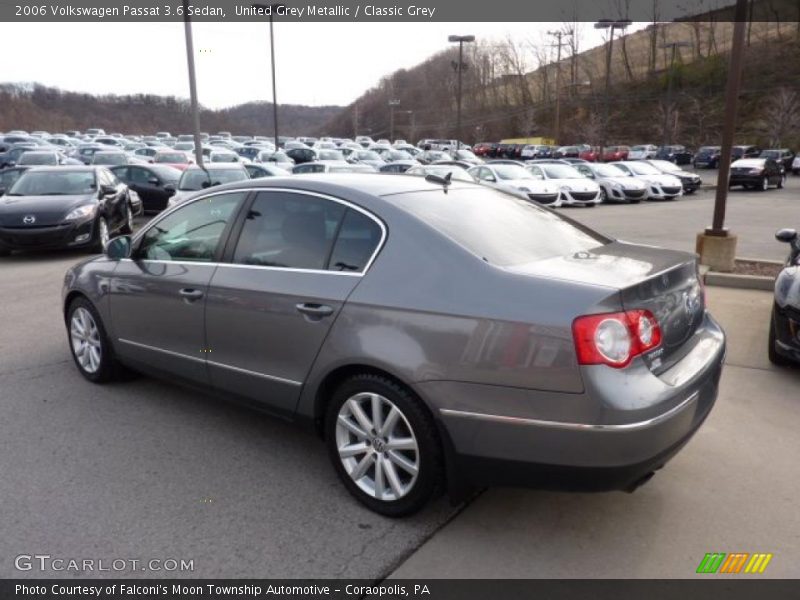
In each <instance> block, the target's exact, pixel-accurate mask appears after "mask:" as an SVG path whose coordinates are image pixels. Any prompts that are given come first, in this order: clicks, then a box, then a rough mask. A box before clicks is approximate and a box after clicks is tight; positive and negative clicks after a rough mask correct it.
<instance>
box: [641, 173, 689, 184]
mask: <svg viewBox="0 0 800 600" xmlns="http://www.w3.org/2000/svg"><path fill="white" fill-rule="evenodd" d="M634 177H636V178H637V179H641V180H642V181H646V182H648V183H656V184H658V185H666V186H672V187H675V186H680V185H681V180H680V179H678V178H677V177H674V176H673V175H667V174H666V173H662V174H659V175H634Z"/></svg>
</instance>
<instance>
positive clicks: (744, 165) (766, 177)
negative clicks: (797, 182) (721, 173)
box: [728, 158, 786, 191]
mask: <svg viewBox="0 0 800 600" xmlns="http://www.w3.org/2000/svg"><path fill="white" fill-rule="evenodd" d="M785 182H786V171H785V170H784V168H783V165H781V164H779V163H778V162H776V161H774V160H772V159H771V158H742V159H740V160H735V161H733V162H732V163H731V173H730V177H729V179H728V186H729V187H733V186H737V185H741V186H742V187H744V189H746V190H750V189H759V190H762V191H766V190H768V189H769V187H770V186H771V185H774V186H775V187H777V188H779V189H780V188H782V187H783V185H784V183H785Z"/></svg>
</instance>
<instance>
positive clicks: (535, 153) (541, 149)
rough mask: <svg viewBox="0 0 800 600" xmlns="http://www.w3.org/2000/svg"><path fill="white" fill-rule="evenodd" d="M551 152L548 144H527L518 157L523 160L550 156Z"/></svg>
mask: <svg viewBox="0 0 800 600" xmlns="http://www.w3.org/2000/svg"><path fill="white" fill-rule="evenodd" d="M476 154H477V152H476ZM552 154H553V151H552V149H551V148H550V146H545V145H542V144H528V145H527V146H524V147H523V148H522V152H520V158H521V159H523V160H532V159H536V158H550V157H551V156H552Z"/></svg>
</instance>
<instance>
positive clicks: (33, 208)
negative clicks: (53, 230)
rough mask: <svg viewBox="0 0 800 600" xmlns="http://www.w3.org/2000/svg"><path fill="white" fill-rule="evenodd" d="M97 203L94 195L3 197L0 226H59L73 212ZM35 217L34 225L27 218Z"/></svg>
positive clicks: (0, 201) (0, 205)
mask: <svg viewBox="0 0 800 600" xmlns="http://www.w3.org/2000/svg"><path fill="white" fill-rule="evenodd" d="M93 202H95V200H94V194H75V195H69V196H3V197H2V198H0V224H2V225H3V226H6V227H24V226H29V227H43V226H48V225H58V224H59V223H61V222H63V221H64V217H66V216H67V213H69V212H70V211H71V210H73V209H75V208H77V207H78V206H81V205H83V204H92V203H93ZM29 216H33V217H34V219H35V221H34V222H33V223H25V222H24V221H23V219H24V218H25V217H29Z"/></svg>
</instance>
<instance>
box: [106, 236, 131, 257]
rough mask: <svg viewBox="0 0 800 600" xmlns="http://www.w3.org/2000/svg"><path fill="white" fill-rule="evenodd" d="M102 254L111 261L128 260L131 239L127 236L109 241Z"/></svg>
mask: <svg viewBox="0 0 800 600" xmlns="http://www.w3.org/2000/svg"><path fill="white" fill-rule="evenodd" d="M103 253H104V254H105V255H106V256H107V257H108V258H110V259H111V260H121V259H123V258H130V255H131V238H130V236H127V235H121V236H119V237H115V238H114V239H112V240H110V241H109V242H108V244H106V247H105V248H104V250H103Z"/></svg>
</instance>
